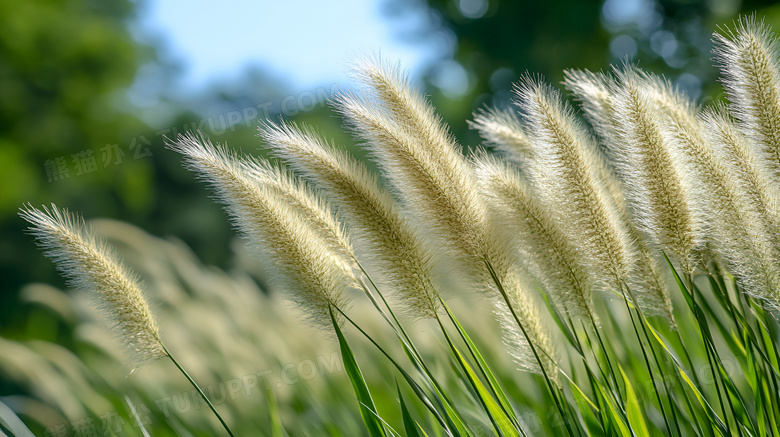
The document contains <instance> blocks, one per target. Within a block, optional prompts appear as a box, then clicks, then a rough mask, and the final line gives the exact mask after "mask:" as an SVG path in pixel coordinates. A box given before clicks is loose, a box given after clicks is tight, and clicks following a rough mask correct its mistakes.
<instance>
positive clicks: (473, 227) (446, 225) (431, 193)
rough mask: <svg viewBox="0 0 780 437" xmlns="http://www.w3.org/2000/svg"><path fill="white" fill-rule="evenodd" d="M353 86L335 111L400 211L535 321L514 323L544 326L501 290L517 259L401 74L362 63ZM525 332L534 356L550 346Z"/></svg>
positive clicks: (455, 149)
mask: <svg viewBox="0 0 780 437" xmlns="http://www.w3.org/2000/svg"><path fill="white" fill-rule="evenodd" d="M357 79H359V80H361V81H362V83H363V84H364V85H365V86H366V89H365V90H364V91H363V92H362V93H360V94H357V93H344V94H341V95H340V96H338V98H337V100H336V108H337V110H338V111H339V112H340V113H341V114H343V115H344V117H345V118H346V121H347V124H348V125H349V126H350V127H351V128H352V129H353V130H354V132H355V133H356V134H357V135H358V136H359V137H360V138H362V139H363V140H365V141H366V143H367V144H366V146H367V147H368V149H369V151H370V152H371V153H372V154H373V157H374V158H375V159H376V161H377V164H378V165H379V166H380V168H381V169H382V171H383V172H384V174H385V176H386V178H387V180H388V181H390V183H391V184H392V185H393V188H394V189H395V191H396V192H397V193H398V194H399V195H400V196H401V198H402V199H403V201H404V205H405V206H407V207H408V208H409V209H410V210H411V211H412V213H413V214H414V217H415V218H417V219H418V220H419V221H420V222H421V224H422V226H423V228H424V229H429V230H430V231H431V232H432V233H433V235H435V237H436V238H435V241H438V242H441V243H443V244H442V248H443V249H449V250H448V251H447V253H448V254H449V255H451V256H453V257H455V258H457V259H459V260H460V261H461V265H463V266H464V267H465V268H466V270H467V271H468V272H469V273H470V275H471V276H472V277H474V278H476V279H477V283H476V285H477V286H478V287H479V289H481V290H482V291H483V292H485V293H486V295H488V296H489V297H490V298H491V299H492V300H493V301H494V303H497V302H500V300H501V299H504V300H506V301H508V304H509V305H511V308H512V309H514V310H515V311H516V313H517V314H518V317H520V316H528V317H533V318H534V320H526V321H523V320H519V322H520V323H522V324H523V325H524V327H525V326H526V325H527V327H528V328H534V327H535V326H543V323H541V322H540V320H541V314H542V313H541V312H540V311H539V310H538V308H535V307H533V306H528V305H526V304H525V302H528V301H529V299H527V297H526V296H525V295H524V293H527V291H526V290H524V289H510V288H507V287H502V286H501V284H502V280H504V279H509V277H510V276H509V275H510V274H511V272H512V268H513V266H514V265H515V264H516V260H515V259H514V256H513V255H512V254H510V253H509V251H508V250H507V247H505V245H504V242H503V241H501V239H500V237H499V236H498V234H497V233H496V232H495V229H494V227H493V226H491V225H490V223H489V221H488V218H487V207H486V205H485V202H484V199H483V198H482V197H481V196H480V194H479V189H478V188H479V187H478V184H477V183H476V180H475V177H474V174H473V168H472V167H471V165H470V163H469V162H468V161H467V160H466V158H465V157H464V156H463V155H462V153H461V152H460V150H459V148H460V146H459V145H458V144H457V143H456V142H455V140H454V138H453V137H452V135H451V134H450V133H449V130H448V128H447V127H446V126H445V125H444V123H443V122H442V121H441V119H440V118H439V117H438V116H437V115H436V114H435V112H434V110H433V108H432V107H431V106H430V105H429V104H428V102H426V101H425V99H424V97H423V96H422V95H421V94H420V93H419V92H417V91H415V90H413V89H412V88H411V87H410V85H409V83H408V81H407V78H406V77H405V76H404V75H403V74H402V73H400V72H399V70H398V69H395V68H392V67H389V66H387V65H385V64H383V63H382V62H381V61H379V62H376V63H370V62H363V63H360V64H359V65H358V73H357ZM502 290H503V291H504V293H501V291H502ZM521 307H522V308H523V311H522V314H521V312H520V310H519V308H521ZM526 333H527V334H528V335H527V338H525V339H522V338H521V339H518V340H519V342H525V343H522V344H525V345H526V346H527V347H529V348H530V349H531V350H532V351H533V350H534V349H536V348H541V347H545V345H546V344H549V342H548V341H546V340H544V338H546V337H547V336H548V333H547V332H545V331H536V332H532V331H530V330H529V329H526ZM510 334H511V333H510ZM528 342H530V344H528ZM537 355H540V356H544V355H549V356H554V355H555V353H554V351H547V353H539V354H537ZM541 365H543V364H542V363H541V362H536V363H534V362H530V363H522V364H521V366H523V367H525V368H533V369H535V370H536V371H542V370H543V369H541V368H540V366H541Z"/></svg>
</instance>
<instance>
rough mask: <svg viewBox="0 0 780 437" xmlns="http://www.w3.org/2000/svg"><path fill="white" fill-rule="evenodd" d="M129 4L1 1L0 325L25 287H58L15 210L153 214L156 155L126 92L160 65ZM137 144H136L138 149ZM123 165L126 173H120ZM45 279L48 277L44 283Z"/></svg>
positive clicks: (121, 0)
mask: <svg viewBox="0 0 780 437" xmlns="http://www.w3.org/2000/svg"><path fill="white" fill-rule="evenodd" d="M135 7H136V2H133V1H130V0H100V1H98V0H69V1H64V0H32V1H22V2H17V1H2V2H0V233H1V234H2V235H3V238H2V239H0V277H2V278H3V280H2V283H3V284H2V287H3V293H2V294H0V320H1V321H2V322H0V325H6V324H8V323H10V322H11V321H10V320H8V319H9V318H11V317H13V316H14V313H13V305H11V304H10V303H11V302H12V301H13V299H14V298H15V294H16V293H15V292H14V291H15V290H16V289H17V288H18V286H19V285H20V284H21V283H24V282H26V281H29V280H31V279H32V278H31V277H30V274H29V272H35V276H36V277H37V278H36V279H38V280H45V279H46V278H47V277H49V278H52V277H53V276H52V275H53V268H52V267H51V265H50V263H46V262H44V260H43V259H42V258H41V257H40V256H39V255H38V254H36V249H35V247H34V245H33V244H32V241H31V240H30V238H28V237H27V236H26V235H24V234H23V232H22V230H23V228H24V226H23V224H22V222H21V220H20V219H18V218H17V216H16V212H17V210H18V208H19V207H20V206H21V205H22V204H23V203H25V202H32V203H33V204H38V205H39V204H45V203H50V202H52V201H53V200H54V199H56V200H57V202H58V203H61V204H63V205H64V204H67V205H68V206H69V207H71V208H73V209H79V210H83V211H85V212H88V213H89V214H94V215H113V216H119V215H120V214H123V213H128V212H132V213H135V214H139V213H142V212H143V211H145V210H147V209H148V208H149V206H150V196H149V193H150V191H151V186H150V185H149V181H150V178H149V177H148V175H149V173H150V170H151V167H152V164H151V162H150V160H149V159H141V157H147V156H148V155H149V153H152V151H151V150H147V148H148V146H146V145H144V144H142V143H140V142H138V143H137V144H134V145H131V144H129V143H128V142H127V140H128V139H131V138H134V135H135V133H137V132H140V131H142V129H143V127H144V125H143V123H142V122H141V121H140V120H138V119H137V118H136V117H135V116H133V115H132V114H131V113H130V112H128V108H127V106H126V105H125V104H124V98H123V96H124V93H123V92H122V90H123V89H124V88H125V87H127V86H128V85H129V84H130V83H131V82H132V81H133V79H134V77H135V73H136V70H137V69H138V66H139V65H141V64H142V63H143V62H145V60H147V59H149V58H151V57H153V56H154V50H153V49H151V48H150V47H143V46H141V45H139V44H138V43H137V42H136V41H135V40H133V38H132V37H131V35H130V33H129V31H128V27H127V26H126V24H127V23H128V21H129V20H132V19H133V17H134V15H133V11H134V9H135ZM136 141H137V140H136ZM120 163H121V165H119V164H120ZM47 272H49V275H48V276H47V274H46V273H47Z"/></svg>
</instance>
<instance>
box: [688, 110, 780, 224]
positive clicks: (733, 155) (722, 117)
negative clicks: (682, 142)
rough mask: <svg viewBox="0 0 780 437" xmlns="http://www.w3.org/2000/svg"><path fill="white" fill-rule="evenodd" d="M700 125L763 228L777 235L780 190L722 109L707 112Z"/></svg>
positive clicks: (779, 215)
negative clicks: (755, 212) (771, 230)
mask: <svg viewBox="0 0 780 437" xmlns="http://www.w3.org/2000/svg"><path fill="white" fill-rule="evenodd" d="M702 123H703V126H704V130H705V131H706V132H708V133H709V135H710V138H711V144H713V147H714V149H715V153H716V154H718V156H719V157H720V159H721V160H722V161H723V162H725V163H726V165H727V166H728V167H729V169H730V170H731V172H732V174H733V176H734V177H735V178H736V184H737V186H738V189H739V191H740V195H741V196H746V198H747V199H746V202H747V203H748V204H749V205H751V206H752V207H753V208H755V209H756V211H757V212H758V213H759V215H760V217H761V219H762V221H763V222H764V223H765V225H766V226H767V227H769V228H770V229H773V230H774V232H776V231H777V227H778V225H780V187H778V186H777V184H774V183H772V177H771V176H770V174H769V172H768V171H767V170H766V168H765V167H764V166H763V165H761V159H760V158H759V157H758V156H757V154H756V153H755V149H754V147H752V145H751V144H750V142H749V141H748V139H747V138H746V137H745V135H744V134H743V133H742V131H741V130H740V129H739V127H738V126H737V125H736V124H735V122H734V120H733V119H732V118H731V116H730V115H729V113H728V111H727V109H726V108H725V107H723V106H720V107H716V108H713V109H710V110H708V111H706V112H705V113H704V114H703V122H702Z"/></svg>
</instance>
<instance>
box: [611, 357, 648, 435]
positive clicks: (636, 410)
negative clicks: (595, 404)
mask: <svg viewBox="0 0 780 437" xmlns="http://www.w3.org/2000/svg"><path fill="white" fill-rule="evenodd" d="M617 366H618V370H619V371H620V375H621V376H622V377H623V382H624V383H625V385H626V416H627V417H628V423H629V424H630V425H631V431H633V432H634V434H635V435H636V436H637V437H650V430H648V428H647V423H646V422H645V417H644V413H643V412H642V408H641V406H640V404H639V399H638V398H637V396H636V392H635V391H634V387H633V386H632V385H631V381H630V380H629V379H628V376H626V372H624V371H623V367H622V366H621V365H620V363H618V365H617Z"/></svg>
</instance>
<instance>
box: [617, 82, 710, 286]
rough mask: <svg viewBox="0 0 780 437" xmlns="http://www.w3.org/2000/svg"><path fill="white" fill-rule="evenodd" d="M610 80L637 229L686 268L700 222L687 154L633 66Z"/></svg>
mask: <svg viewBox="0 0 780 437" xmlns="http://www.w3.org/2000/svg"><path fill="white" fill-rule="evenodd" d="M616 74H617V80H616V82H615V84H614V85H613V86H612V89H611V91H612V94H613V96H614V102H615V104H614V111H615V117H616V118H617V119H618V120H620V122H621V123H620V127H619V128H618V129H616V133H617V138H618V142H619V143H620V144H622V146H621V147H620V148H619V149H616V150H615V151H614V157H615V159H616V161H617V162H616V164H617V168H618V172H619V173H620V175H621V178H622V180H623V181H624V184H625V187H626V193H627V197H628V199H629V204H630V207H631V209H632V213H633V217H634V219H635V221H636V223H637V225H638V227H639V229H640V230H641V231H642V232H644V233H646V234H647V235H648V236H649V237H650V240H651V241H652V242H653V243H654V244H656V245H657V246H658V247H660V248H662V249H664V250H668V251H670V252H671V253H672V254H674V255H675V256H676V258H677V259H678V260H679V262H680V263H681V265H682V267H683V269H684V270H685V271H688V272H690V271H691V270H692V268H693V267H692V266H693V264H694V260H693V255H694V250H695V249H696V248H697V247H698V245H699V244H700V238H701V223H700V222H699V221H698V220H697V218H696V217H695V216H694V210H693V204H692V200H691V192H690V190H689V189H687V186H686V183H685V182H684V169H683V168H681V165H682V162H684V158H683V157H682V156H680V154H679V152H677V151H676V149H675V148H674V145H673V143H672V140H671V138H670V137H669V136H668V132H667V131H666V130H665V129H664V125H663V122H662V118H661V116H660V114H659V111H658V106H657V103H656V102H655V101H654V97H653V95H652V93H649V92H648V89H647V87H645V86H643V78H642V76H641V75H640V74H639V73H638V72H637V71H636V70H635V69H632V68H625V69H622V70H616Z"/></svg>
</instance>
